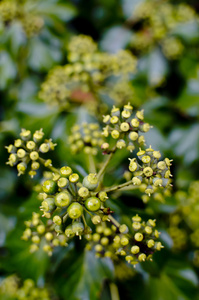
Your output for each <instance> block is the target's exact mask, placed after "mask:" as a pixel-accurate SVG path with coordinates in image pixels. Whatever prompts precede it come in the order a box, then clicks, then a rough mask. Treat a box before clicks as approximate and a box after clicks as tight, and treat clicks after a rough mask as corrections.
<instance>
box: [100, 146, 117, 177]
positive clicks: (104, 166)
mask: <svg viewBox="0 0 199 300" xmlns="http://www.w3.org/2000/svg"><path fill="white" fill-rule="evenodd" d="M113 153H114V152H112V153H111V154H109V156H108V158H107V160H106V161H105V163H104V165H103V166H102V168H101V170H100V171H99V173H98V174H97V178H98V180H100V177H101V176H102V175H103V174H104V172H105V170H106V168H107V166H108V164H109V162H110V160H111V158H112V157H113Z"/></svg>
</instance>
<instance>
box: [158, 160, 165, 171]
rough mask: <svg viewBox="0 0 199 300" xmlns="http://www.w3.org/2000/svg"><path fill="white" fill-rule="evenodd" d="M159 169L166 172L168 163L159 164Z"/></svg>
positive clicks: (161, 162)
mask: <svg viewBox="0 0 199 300" xmlns="http://www.w3.org/2000/svg"><path fill="white" fill-rule="evenodd" d="M157 167H158V169H160V170H164V169H166V167H167V166H166V163H165V162H164V161H159V163H158V164H157Z"/></svg>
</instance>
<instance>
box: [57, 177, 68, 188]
mask: <svg viewBox="0 0 199 300" xmlns="http://www.w3.org/2000/svg"><path fill="white" fill-rule="evenodd" d="M68 184H69V182H68V179H67V178H64V177H61V178H59V180H58V181H57V185H58V187H60V188H66V187H67V186H68Z"/></svg>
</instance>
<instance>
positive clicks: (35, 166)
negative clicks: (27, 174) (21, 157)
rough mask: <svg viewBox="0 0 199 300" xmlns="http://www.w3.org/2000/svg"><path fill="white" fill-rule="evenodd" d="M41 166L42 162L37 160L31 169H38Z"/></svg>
mask: <svg viewBox="0 0 199 300" xmlns="http://www.w3.org/2000/svg"><path fill="white" fill-rule="evenodd" d="M39 167H40V164H39V163H38V162H37V161H34V162H33V163H32V164H31V169H32V170H38V169H39Z"/></svg>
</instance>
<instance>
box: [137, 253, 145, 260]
mask: <svg viewBox="0 0 199 300" xmlns="http://www.w3.org/2000/svg"><path fill="white" fill-rule="evenodd" d="M138 260H139V261H145V260H146V254H144V253H141V254H140V255H138Z"/></svg>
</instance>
